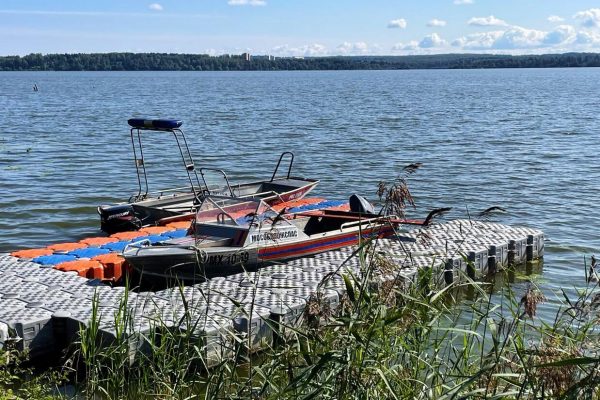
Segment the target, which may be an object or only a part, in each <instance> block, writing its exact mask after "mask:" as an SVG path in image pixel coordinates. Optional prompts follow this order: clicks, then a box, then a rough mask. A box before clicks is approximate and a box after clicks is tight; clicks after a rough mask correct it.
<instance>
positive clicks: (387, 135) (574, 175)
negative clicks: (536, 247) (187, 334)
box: [0, 69, 600, 307]
mask: <svg viewBox="0 0 600 400" xmlns="http://www.w3.org/2000/svg"><path fill="white" fill-rule="evenodd" d="M598 82H600V69H524V70H464V71H461V70H439V71H437V70H430V71H339V72H338V71H336V72H323V71H318V72H316V71H315V72H312V71H311V72H222V73H219V72H189V73H188V72H147V73H146V72H122V73H121V72H118V73H117V72H98V73H93V72H84V73H80V72H60V73H58V72H39V73H38V72H20V73H7V72H3V73H0V110H1V114H0V190H1V196H0V251H10V250H14V249H18V248H30V247H36V246H43V245H46V244H49V243H52V242H60V241H71V240H77V239H80V238H82V237H85V236H90V235H96V234H98V233H99V230H98V225H99V221H98V215H97V214H96V206H97V205H98V204H102V203H111V202H116V201H120V200H125V199H127V198H128V197H129V196H130V195H131V194H133V193H134V192H136V190H137V181H136V176H135V168H134V165H133V162H132V156H131V148H130V139H129V131H128V126H127V122H126V121H127V119H128V118H130V117H132V116H151V117H173V118H179V119H182V120H183V121H184V125H183V128H184V130H185V132H186V134H187V136H188V139H189V140H190V142H191V144H192V151H193V153H194V154H195V155H196V161H197V164H201V165H205V166H206V165H210V166H213V167H218V168H223V169H225V170H226V171H228V174H229V176H230V178H231V179H232V180H234V181H245V180H249V179H263V178H265V177H269V176H270V174H271V172H272V169H273V168H274V165H275V163H276V161H277V158H278V155H279V153H281V152H282V151H293V152H294V153H295V155H296V165H295V171H296V173H297V174H298V175H305V176H308V177H316V178H319V179H321V184H320V185H319V187H318V190H317V191H316V192H315V194H317V195H322V196H327V197H329V198H336V199H343V198H347V197H348V195H349V194H351V193H353V192H356V193H360V194H363V195H365V196H367V197H368V198H370V199H372V200H374V199H375V197H376V196H375V192H376V188H377V183H378V181H379V180H380V179H392V178H394V177H396V176H397V175H398V174H399V173H400V172H401V168H402V166H404V165H406V164H408V163H411V162H422V163H423V167H422V169H420V170H419V171H418V172H417V173H416V174H415V175H413V176H412V178H411V181H410V183H411V188H412V191H413V195H414V196H415V199H416V202H417V206H418V207H417V210H415V211H414V212H412V215H414V216H415V217H418V216H425V215H426V213H427V212H428V210H429V209H431V208H434V207H442V206H443V207H446V206H450V207H453V211H452V213H451V214H450V215H449V217H465V216H467V215H468V213H472V214H476V213H477V212H479V211H481V210H484V209H486V208H488V207H490V206H502V207H504V208H505V209H507V210H508V214H505V215H501V216H498V217H496V218H495V220H497V221H498V222H502V223H509V224H524V225H528V226H532V227H536V228H540V229H542V230H544V231H545V233H546V235H547V237H548V238H549V240H550V241H549V242H548V243H547V245H546V253H545V259H544V266H543V273H542V279H543V280H544V281H545V282H544V283H543V285H544V287H545V288H547V294H550V297H551V293H552V290H556V289H558V288H560V287H561V286H565V287H573V286H574V285H576V286H582V285H584V278H583V257H584V256H589V255H591V254H593V253H597V252H598V251H599V249H600V235H598V229H599V228H600V214H599V213H598V212H597V205H598V204H599V203H600V191H599V190H598V186H599V182H600V168H599V160H600V156H599V154H598V149H599V146H598V134H599V131H600V129H599V128H600V124H599V113H598V110H599V103H600V85H599V84H598ZM34 84H37V86H38V88H39V91H38V92H34V91H33V90H32V86H33V85H34ZM148 135H153V136H156V137H157V140H156V143H154V145H153V146H148V147H147V154H146V160H147V163H148V164H150V165H149V166H150V167H151V168H152V169H153V170H154V174H153V175H152V176H151V177H150V178H151V181H152V183H153V185H152V186H153V187H154V188H156V189H159V188H165V187H172V186H174V181H175V180H176V179H178V178H181V177H183V176H185V173H184V172H183V170H182V168H181V167H180V165H179V161H178V158H177V157H178V154H177V152H176V147H174V145H173V141H172V138H171V137H169V136H167V135H165V134H163V133H149V134H148ZM550 300H551V299H550ZM550 304H552V301H550V302H549V303H548V305H547V306H546V307H550Z"/></svg>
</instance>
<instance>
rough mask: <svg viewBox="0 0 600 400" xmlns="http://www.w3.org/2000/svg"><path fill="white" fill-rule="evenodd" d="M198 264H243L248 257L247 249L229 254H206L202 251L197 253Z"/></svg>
mask: <svg viewBox="0 0 600 400" xmlns="http://www.w3.org/2000/svg"><path fill="white" fill-rule="evenodd" d="M199 257H200V264H208V265H237V264H245V263H247V262H248V260H249V259H250V254H249V253H248V252H247V251H239V252H236V253H229V254H208V253H207V252H205V251H203V252H201V253H200V254H199Z"/></svg>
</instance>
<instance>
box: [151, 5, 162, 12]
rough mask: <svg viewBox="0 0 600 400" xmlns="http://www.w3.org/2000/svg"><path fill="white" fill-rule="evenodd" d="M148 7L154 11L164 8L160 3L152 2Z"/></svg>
mask: <svg viewBox="0 0 600 400" xmlns="http://www.w3.org/2000/svg"><path fill="white" fill-rule="evenodd" d="M148 8H149V9H151V10H153V11H162V10H163V6H161V5H160V4H158V3H152V4H148Z"/></svg>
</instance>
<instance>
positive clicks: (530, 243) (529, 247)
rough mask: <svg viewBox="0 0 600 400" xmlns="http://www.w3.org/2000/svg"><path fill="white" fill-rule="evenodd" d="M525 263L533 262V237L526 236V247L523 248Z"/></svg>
mask: <svg viewBox="0 0 600 400" xmlns="http://www.w3.org/2000/svg"><path fill="white" fill-rule="evenodd" d="M525 254H526V257H527V262H529V261H533V235H527V247H526V248H525Z"/></svg>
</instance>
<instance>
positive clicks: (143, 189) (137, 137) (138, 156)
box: [128, 119, 202, 203]
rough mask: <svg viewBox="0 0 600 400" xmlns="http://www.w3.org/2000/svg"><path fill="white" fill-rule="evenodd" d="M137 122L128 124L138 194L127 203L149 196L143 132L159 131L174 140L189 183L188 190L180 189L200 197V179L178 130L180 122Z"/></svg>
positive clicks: (187, 147) (134, 120)
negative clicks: (168, 134)
mask: <svg viewBox="0 0 600 400" xmlns="http://www.w3.org/2000/svg"><path fill="white" fill-rule="evenodd" d="M138 121H139V120H136V119H131V120H129V121H128V123H129V124H130V125H131V126H132V128H131V129H130V136H131V145H132V147H133V161H134V163H135V170H136V175H137V180H138V192H137V194H136V195H133V196H131V197H130V198H129V202H130V203H132V202H138V201H142V200H146V199H147V198H148V194H149V185H148V174H147V171H146V165H145V162H144V147H143V145H142V132H143V131H159V132H169V133H171V134H172V135H173V137H174V138H175V142H176V143H177V147H178V148H179V154H180V156H181V160H182V162H183V165H184V168H185V171H186V174H187V178H188V181H189V183H190V188H182V189H191V191H192V192H193V194H194V196H195V197H198V196H199V195H201V187H202V185H201V184H200V178H199V177H198V173H197V172H196V167H195V163H194V159H193V157H192V154H191V152H190V148H189V146H188V143H187V139H186V137H185V134H184V133H183V130H182V129H180V128H179V126H181V122H180V121H177V122H178V123H176V124H175V123H173V124H160V122H174V121H171V120H150V122H159V123H158V124H153V123H147V124H143V125H140V124H138V123H137V122H138ZM171 125H172V127H171Z"/></svg>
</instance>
